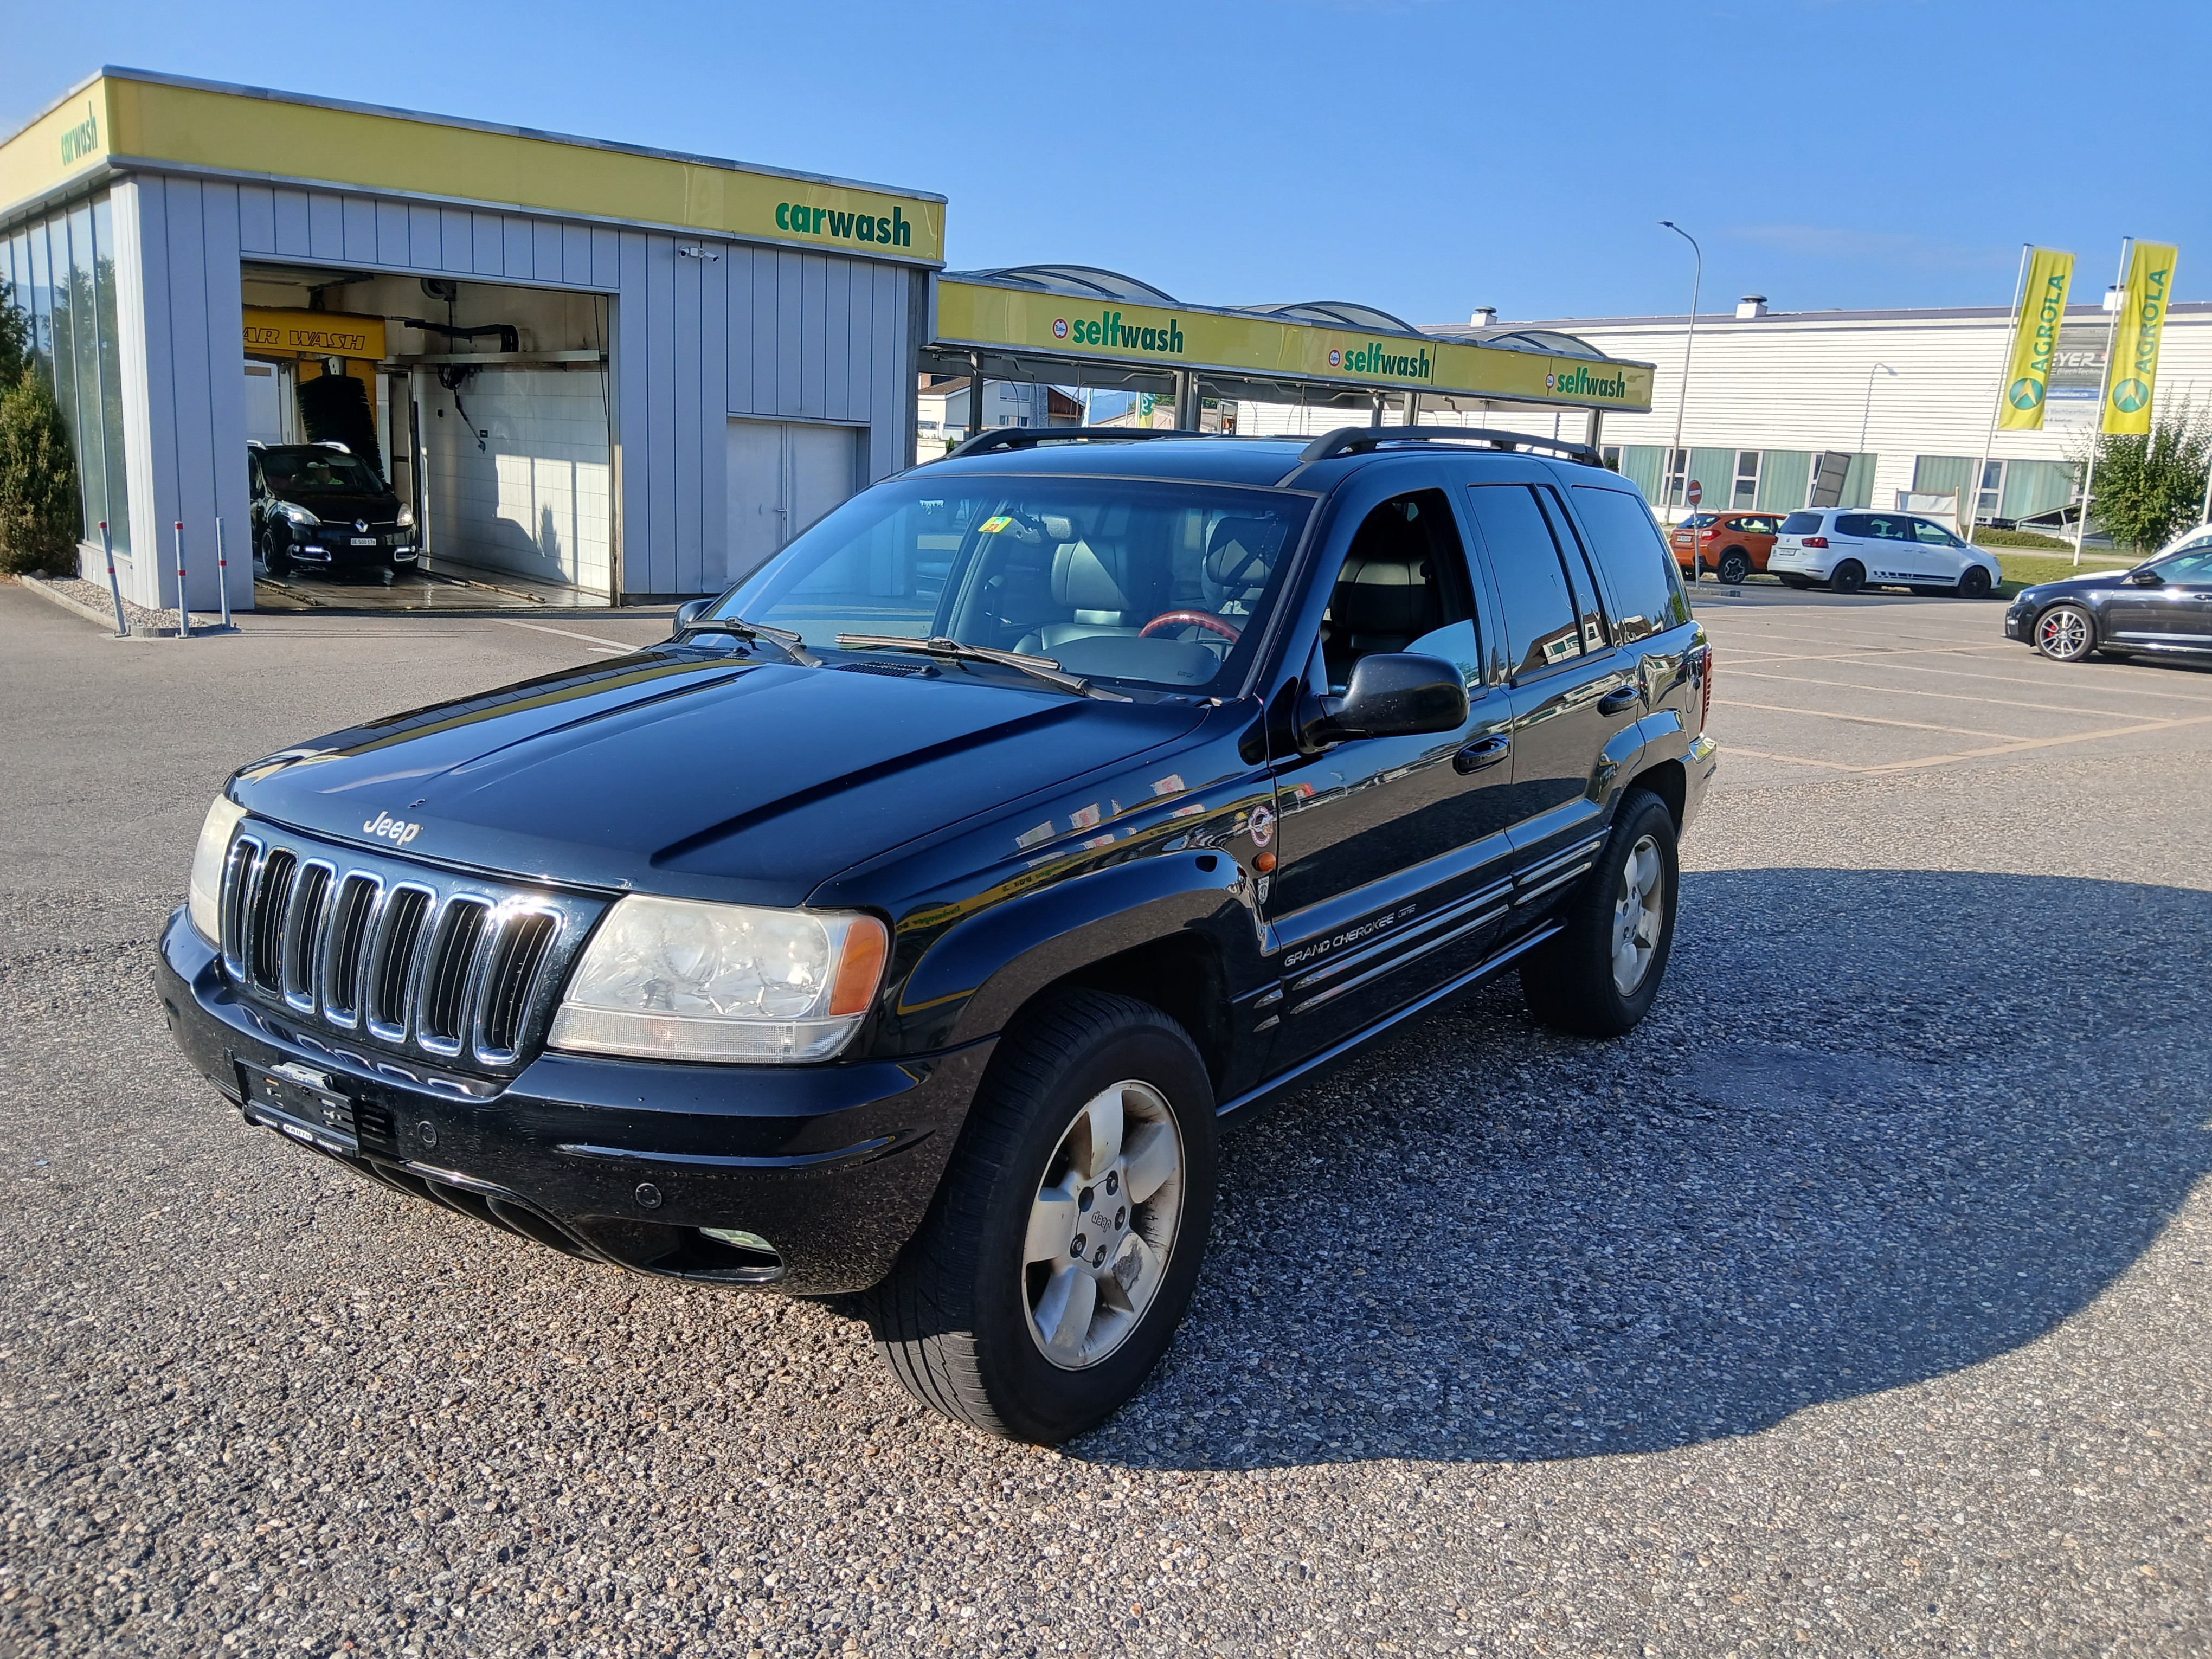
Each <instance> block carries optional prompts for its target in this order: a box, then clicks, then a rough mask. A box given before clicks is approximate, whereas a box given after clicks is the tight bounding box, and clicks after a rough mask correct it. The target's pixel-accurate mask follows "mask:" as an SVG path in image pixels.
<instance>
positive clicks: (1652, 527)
mask: <svg viewBox="0 0 2212 1659" xmlns="http://www.w3.org/2000/svg"><path fill="white" fill-rule="evenodd" d="M1575 510H1576V511H1577V513H1581V514H1582V520H1583V526H1584V527H1585V528H1586V529H1588V530H1589V534H1590V541H1591V544H1592V546H1591V551H1592V552H1594V553H1595V554H1596V555H1597V562H1598V564H1599V566H1600V567H1601V568H1602V569H1603V570H1604V572H1605V574H1606V580H1607V581H1608V582H1610V583H1611V584H1612V586H1613V605H1614V608H1615V609H1616V610H1617V611H1619V612H1620V616H1619V617H1618V618H1617V619H1616V620H1617V621H1618V623H1619V625H1620V639H1621V642H1622V643H1623V644H1627V643H1628V642H1630V641H1634V640H1639V639H1642V638H1643V637H1644V635H1647V634H1656V633H1657V632H1659V631H1660V629H1665V628H1672V627H1674V625H1675V624H1676V623H1686V622H1687V621H1689V620H1690V601H1689V599H1688V598H1687V596H1686V595H1685V594H1684V593H1683V592H1682V577H1681V573H1680V571H1678V570H1676V569H1675V568H1674V556H1673V555H1672V554H1670V553H1668V550H1667V544H1666V543H1665V542H1664V541H1663V540H1662V539H1661V538H1660V535H1659V526H1658V525H1657V524H1656V522H1655V521H1654V520H1653V519H1652V517H1651V509H1650V507H1646V506H1644V498H1643V497H1642V496H1641V495H1624V494H1623V493H1622V492H1621V491H1620V490H1617V489H1591V488H1590V487H1589V485H1587V484H1580V485H1577V486H1576V489H1575Z"/></svg>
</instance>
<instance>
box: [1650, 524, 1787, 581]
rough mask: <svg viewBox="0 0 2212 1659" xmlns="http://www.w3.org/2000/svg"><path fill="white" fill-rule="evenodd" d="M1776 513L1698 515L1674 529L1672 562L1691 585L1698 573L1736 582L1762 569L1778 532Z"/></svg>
mask: <svg viewBox="0 0 2212 1659" xmlns="http://www.w3.org/2000/svg"><path fill="white" fill-rule="evenodd" d="M1783 517H1784V515H1783V514H1782V513H1695V514H1693V515H1692V516H1691V517H1689V518H1686V519H1685V520H1682V522H1681V523H1680V524H1679V525H1677V526H1674V536H1673V538H1672V539H1673V542H1674V562H1675V563H1676V564H1679V565H1680V566H1681V567H1682V574H1684V575H1685V576H1687V577H1688V578H1689V579H1690V580H1692V581H1695V580H1697V579H1698V572H1699V570H1711V571H1714V572H1716V573H1717V574H1719V576H1720V579H1721V580H1723V581H1724V582H1740V581H1741V580H1743V579H1744V578H1745V577H1746V576H1748V575H1749V574H1751V573H1752V572H1753V571H1754V570H1764V569H1765V568H1766V556H1767V555H1768V554H1769V553H1771V552H1772V551H1773V550H1774V538H1775V536H1776V535H1777V533H1778V532H1780V530H1781V528H1782V520H1783Z"/></svg>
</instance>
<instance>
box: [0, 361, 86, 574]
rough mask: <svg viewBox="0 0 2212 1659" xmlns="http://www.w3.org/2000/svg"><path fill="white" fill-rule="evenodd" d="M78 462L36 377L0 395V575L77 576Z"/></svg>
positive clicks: (21, 380) (21, 379) (30, 376)
mask: <svg viewBox="0 0 2212 1659" xmlns="http://www.w3.org/2000/svg"><path fill="white" fill-rule="evenodd" d="M77 519H78V507H77V495H76V455H75V454H74V453H72V452H71V448H70V435H69V428H67V427H66V426H64V424H63V423H62V411H61V409H60V407H59V405H58V404H56V403H55V402H54V398H53V394H52V392H48V391H47V390H46V383H45V382H44V381H42V380H40V379H39V377H38V376H37V375H35V374H21V375H19V376H18V377H17V379H16V380H15V385H14V386H10V387H9V388H8V389H7V391H5V392H0V569H5V570H6V571H7V572H8V573H9V574H11V575H21V574H24V573H25V572H27V571H32V570H51V571H52V572H54V573H55V574H58V575H66V576H74V575H76V540H77Z"/></svg>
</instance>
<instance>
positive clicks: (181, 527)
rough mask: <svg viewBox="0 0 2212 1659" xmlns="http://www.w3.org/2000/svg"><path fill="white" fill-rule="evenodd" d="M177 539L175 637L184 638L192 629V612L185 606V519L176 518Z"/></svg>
mask: <svg viewBox="0 0 2212 1659" xmlns="http://www.w3.org/2000/svg"><path fill="white" fill-rule="evenodd" d="M176 526H177V530H176V539H177V637H178V638H179V639H180V640H181V639H185V638H187V637H189V636H190V635H191V631H192V613H191V611H188V610H186V609H185V521H184V520H182V519H179V520H176Z"/></svg>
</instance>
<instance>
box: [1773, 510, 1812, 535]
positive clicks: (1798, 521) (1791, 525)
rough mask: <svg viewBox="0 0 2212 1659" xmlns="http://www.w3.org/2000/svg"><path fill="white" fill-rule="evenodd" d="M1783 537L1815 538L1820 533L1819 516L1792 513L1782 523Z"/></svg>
mask: <svg viewBox="0 0 2212 1659" xmlns="http://www.w3.org/2000/svg"><path fill="white" fill-rule="evenodd" d="M1782 533H1783V534H1784V535H1785V536H1817V535H1819V534H1820V514H1819V513H1791V514H1790V516H1789V517H1788V518H1786V519H1784V520H1783V521H1782Z"/></svg>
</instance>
